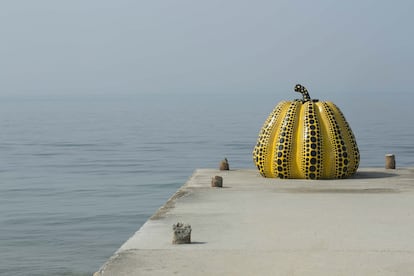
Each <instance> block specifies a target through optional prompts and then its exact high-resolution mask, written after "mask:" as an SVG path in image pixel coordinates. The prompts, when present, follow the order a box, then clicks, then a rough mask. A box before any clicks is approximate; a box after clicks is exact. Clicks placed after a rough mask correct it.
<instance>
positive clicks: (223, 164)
mask: <svg viewBox="0 0 414 276" xmlns="http://www.w3.org/2000/svg"><path fill="white" fill-rule="evenodd" d="M229 169H230V166H229V161H227V158H224V160H222V161H221V162H220V171H228V170H229Z"/></svg>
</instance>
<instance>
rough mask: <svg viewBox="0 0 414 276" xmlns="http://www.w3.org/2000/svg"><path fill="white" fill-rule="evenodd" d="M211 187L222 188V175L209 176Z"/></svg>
mask: <svg viewBox="0 0 414 276" xmlns="http://www.w3.org/2000/svg"><path fill="white" fill-rule="evenodd" d="M211 187H217V188H222V187H223V177H221V176H218V175H216V176H214V177H212V178H211Z"/></svg>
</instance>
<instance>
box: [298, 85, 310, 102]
mask: <svg viewBox="0 0 414 276" xmlns="http://www.w3.org/2000/svg"><path fill="white" fill-rule="evenodd" d="M295 92H299V93H301V94H302V96H303V101H304V102H307V101H310V100H311V97H310V96H309V92H308V90H307V89H306V88H305V86H303V85H301V84H296V85H295Z"/></svg>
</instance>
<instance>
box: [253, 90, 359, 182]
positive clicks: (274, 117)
mask: <svg viewBox="0 0 414 276" xmlns="http://www.w3.org/2000/svg"><path fill="white" fill-rule="evenodd" d="M296 88H297V87H296V86H295V90H296ZM301 89H302V88H301ZM302 90H303V89H302ZM359 159H360V155H359V150H358V146H357V143H356V140H355V137H354V134H353V132H352V130H351V128H350V127H349V125H348V123H347V122H346V119H345V117H344V115H343V114H342V112H341V111H340V110H339V108H338V107H337V106H336V105H334V104H333V103H331V102H321V101H317V100H312V99H310V98H309V100H303V99H302V100H295V101H292V102H287V101H283V102H281V103H279V104H278V105H277V106H276V108H275V109H274V110H273V112H272V113H271V114H270V115H269V117H268V118H267V120H266V121H265V123H264V125H263V127H262V129H261V131H260V133H259V138H258V141H257V144H256V146H255V148H254V150H253V160H254V163H255V164H256V166H257V168H258V169H259V172H260V173H261V174H262V175H263V176H264V177H279V178H283V179H286V178H304V179H330V178H345V177H349V176H351V175H353V174H354V173H355V172H356V171H357V169H358V166H359Z"/></svg>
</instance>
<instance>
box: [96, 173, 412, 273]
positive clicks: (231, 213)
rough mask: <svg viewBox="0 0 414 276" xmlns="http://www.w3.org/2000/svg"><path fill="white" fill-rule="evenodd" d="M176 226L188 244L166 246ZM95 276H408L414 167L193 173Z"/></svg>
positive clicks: (410, 270) (410, 255)
mask: <svg viewBox="0 0 414 276" xmlns="http://www.w3.org/2000/svg"><path fill="white" fill-rule="evenodd" d="M214 176H222V177H223V188H213V187H211V178H212V177H214ZM177 222H182V223H185V224H190V225H191V228H192V233H191V244H172V238H173V230H172V225H173V224H176V223H177ZM95 275H97V276H98V275H99V276H109V275H116V276H123V275H414V168H404V169H396V170H386V169H380V168H363V169H359V170H358V172H357V174H356V175H355V176H354V177H353V178H350V179H343V180H316V181H315V180H281V179H268V178H263V177H261V176H260V175H259V174H258V172H257V171H256V170H249V169H242V170H230V171H219V170H214V169H198V170H196V171H195V172H194V174H193V175H192V177H191V178H190V179H189V180H188V181H187V183H185V184H184V185H183V186H182V187H181V188H180V189H179V190H178V191H177V193H176V194H175V195H173V196H172V197H171V199H170V200H169V201H168V202H167V203H166V204H165V205H164V206H162V207H161V208H160V209H159V210H158V212H157V213H155V214H154V215H153V216H152V217H151V218H150V219H149V220H148V221H147V222H146V223H145V224H144V225H143V226H142V227H141V229H139V230H138V231H137V232H136V233H135V235H133V236H132V237H131V238H130V239H129V240H128V241H127V242H125V244H123V245H122V246H121V248H120V249H119V250H118V251H117V252H116V253H115V254H114V255H113V256H112V257H111V258H110V259H109V260H108V261H107V262H106V263H105V264H104V265H103V266H102V267H101V269H100V270H99V271H98V272H96V273H95Z"/></svg>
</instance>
